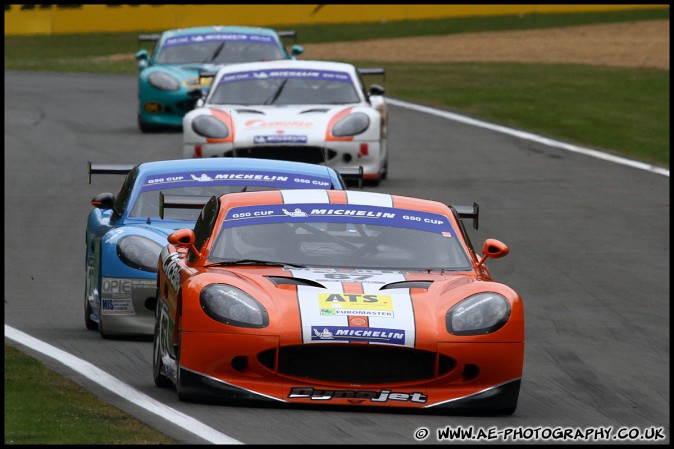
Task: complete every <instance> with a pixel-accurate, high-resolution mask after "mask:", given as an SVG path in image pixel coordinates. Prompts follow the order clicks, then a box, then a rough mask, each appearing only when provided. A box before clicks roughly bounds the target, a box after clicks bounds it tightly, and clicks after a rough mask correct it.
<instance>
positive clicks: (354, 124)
mask: <svg viewBox="0 0 674 449" xmlns="http://www.w3.org/2000/svg"><path fill="white" fill-rule="evenodd" d="M368 126H370V117H368V116H367V114H363V113H362V112H355V113H353V114H349V115H348V116H347V117H344V118H343V119H341V120H340V121H338V122H337V123H335V126H333V127H332V135H333V136H335V137H348V136H355V135H356V134H360V133H362V132H363V131H365V130H366V129H367V127H368Z"/></svg>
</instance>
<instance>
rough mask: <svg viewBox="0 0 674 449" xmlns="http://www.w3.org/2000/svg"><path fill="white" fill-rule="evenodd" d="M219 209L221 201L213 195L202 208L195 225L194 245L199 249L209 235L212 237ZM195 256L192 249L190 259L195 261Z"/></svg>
mask: <svg viewBox="0 0 674 449" xmlns="http://www.w3.org/2000/svg"><path fill="white" fill-rule="evenodd" d="M219 209H220V202H219V201H218V198H217V197H216V196H212V197H211V199H210V200H208V202H207V203H206V205H205V206H204V208H203V209H202V210H201V213H200V214H199V218H197V222H196V223H195V225H194V247H195V248H197V249H198V250H200V249H201V247H202V246H203V244H204V243H205V242H206V240H207V239H208V237H210V235H211V232H212V230H213V226H214V225H215V219H216V218H217V216H218V210H219ZM195 258H196V255H195V254H194V253H193V252H192V251H190V253H189V255H188V260H189V261H190V262H193V261H194V259H195Z"/></svg>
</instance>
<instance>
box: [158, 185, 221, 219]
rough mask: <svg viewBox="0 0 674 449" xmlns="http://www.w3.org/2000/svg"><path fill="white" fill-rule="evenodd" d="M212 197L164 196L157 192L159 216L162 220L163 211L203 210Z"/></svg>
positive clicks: (162, 193)
mask: <svg viewBox="0 0 674 449" xmlns="http://www.w3.org/2000/svg"><path fill="white" fill-rule="evenodd" d="M211 198H212V196H187V195H164V192H159V216H160V217H161V218H162V219H163V218H164V209H203V208H204V206H205V205H206V203H207V202H208V200H210V199H211Z"/></svg>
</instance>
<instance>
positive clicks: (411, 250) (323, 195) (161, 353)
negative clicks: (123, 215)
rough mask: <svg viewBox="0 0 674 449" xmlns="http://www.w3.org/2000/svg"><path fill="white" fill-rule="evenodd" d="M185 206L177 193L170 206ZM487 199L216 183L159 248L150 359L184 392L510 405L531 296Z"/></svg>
mask: <svg viewBox="0 0 674 449" xmlns="http://www.w3.org/2000/svg"><path fill="white" fill-rule="evenodd" d="M182 206H185V207H189V206H190V205H189V204H185V205H181V204H180V201H179V200H176V201H174V202H172V201H171V200H170V198H167V199H166V201H165V203H164V207H182ZM469 218H472V219H473V224H474V226H475V227H477V219H478V207H477V204H475V205H473V206H471V207H462V206H457V207H451V206H446V205H444V204H442V203H439V202H436V201H430V200H424V199H417V198H410V197H403V196H394V195H388V194H381V193H372V192H365V191H328V190H280V191H271V192H246V193H231V194H225V195H222V196H220V197H213V198H211V200H210V201H209V202H208V203H207V204H206V206H204V208H203V210H202V211H201V215H200V217H199V219H198V221H197V223H196V225H195V227H194V230H191V229H181V230H178V231H175V232H174V233H172V234H171V235H170V236H169V238H168V241H169V244H168V245H167V246H166V247H164V249H163V250H162V252H161V255H160V258H159V266H158V268H159V273H158V277H159V279H158V283H157V285H158V292H157V296H158V299H159V300H158V302H157V309H156V315H155V330H154V347H153V371H154V380H155V383H156V384H157V385H158V386H162V387H164V386H167V387H170V386H174V385H175V388H176V390H177V393H178V396H179V397H180V398H181V399H183V400H202V399H206V400H210V399H214V398H221V399H224V400H226V401H227V402H230V401H232V400H238V399H243V400H251V399H252V400H261V401H275V402H279V403H291V404H325V405H347V406H384V407H413V408H430V409H446V410H454V411H460V412H464V411H465V412H480V413H489V414H511V413H513V412H514V411H515V409H516V407H517V400H518V396H519V389H520V379H521V375H522V365H523V354H524V310H523V305H522V300H521V298H520V296H519V295H518V294H517V293H516V292H515V291H514V290H513V289H512V288H510V287H508V286H506V285H504V284H500V283H497V282H494V281H493V280H492V279H491V277H490V274H489V271H488V269H487V267H486V266H485V264H484V262H485V261H486V260H487V259H490V258H498V257H502V256H505V255H506V254H507V253H508V247H507V246H506V245H504V244H503V243H501V242H499V241H497V240H493V239H487V240H486V241H485V242H484V245H483V248H482V252H483V255H482V256H481V257H480V256H479V255H477V254H476V253H475V251H474V250H473V248H472V245H471V243H470V240H469V238H468V235H467V233H466V230H465V227H464V224H463V219H469Z"/></svg>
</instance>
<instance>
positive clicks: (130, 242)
mask: <svg viewBox="0 0 674 449" xmlns="http://www.w3.org/2000/svg"><path fill="white" fill-rule="evenodd" d="M161 250H162V246H161V245H160V244H159V243H157V242H155V241H154V240H150V239H148V238H146V237H141V236H139V235H127V236H126V237H122V238H121V239H119V241H118V242H117V256H118V257H119V260H121V261H122V262H124V263H125V264H126V265H128V266H130V267H131V268H135V269H137V270H141V271H148V272H150V273H156V272H157V261H158V260H159V253H161Z"/></svg>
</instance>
